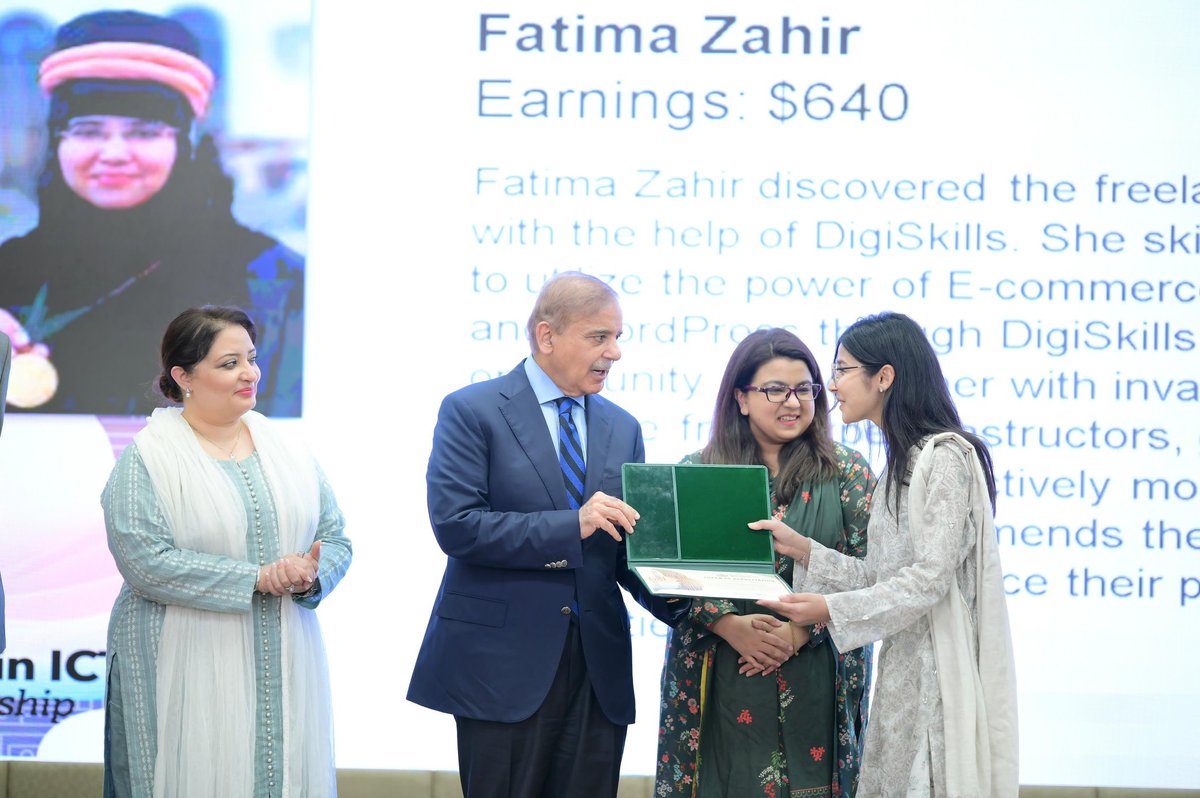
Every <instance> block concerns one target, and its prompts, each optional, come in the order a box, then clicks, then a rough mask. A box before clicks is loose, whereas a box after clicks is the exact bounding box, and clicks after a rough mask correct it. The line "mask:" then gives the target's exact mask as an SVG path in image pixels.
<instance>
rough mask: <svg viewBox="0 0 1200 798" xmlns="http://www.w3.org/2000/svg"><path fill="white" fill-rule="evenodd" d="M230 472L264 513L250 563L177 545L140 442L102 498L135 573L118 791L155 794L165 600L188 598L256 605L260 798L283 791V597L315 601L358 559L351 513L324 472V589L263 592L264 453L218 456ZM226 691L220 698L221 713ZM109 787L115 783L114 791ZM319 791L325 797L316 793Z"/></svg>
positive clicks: (114, 764) (129, 594)
mask: <svg viewBox="0 0 1200 798" xmlns="http://www.w3.org/2000/svg"><path fill="white" fill-rule="evenodd" d="M216 462H218V464H219V466H220V468H221V469H222V470H223V471H224V472H225V473H226V474H227V475H228V477H229V497H230V501H237V502H241V503H242V504H243V505H244V506H245V508H246V517H247V518H248V519H253V518H255V516H256V508H257V510H258V512H259V513H261V517H262V520H263V524H262V526H263V528H264V530H271V532H270V533H268V534H264V535H262V536H261V538H260V537H259V536H258V535H257V534H256V532H255V524H254V523H253V522H251V523H250V524H248V527H247V530H246V556H247V558H248V559H249V560H250V562H241V561H235V560H230V559H229V558H226V557H221V556H218V555H213V554H203V553H200V552H195V551H188V550H184V549H177V548H175V546H174V541H173V539H172V536H171V530H170V529H169V528H168V527H167V525H166V520H165V518H164V516H163V512H162V508H161V507H160V506H159V503H158V500H157V499H156V497H155V494H154V488H153V487H152V485H151V484H150V476H149V473H148V472H147V470H146V466H145V464H144V463H143V462H142V458H141V455H140V454H139V453H138V449H137V445H136V444H132V445H130V446H129V447H128V448H126V449H125V452H124V453H123V454H122V455H121V459H120V460H119V461H118V463H117V467H116V468H115V469H114V470H113V473H112V476H111V477H110V478H109V482H108V485H107V486H106V487H105V489H104V493H103V495H102V497H101V504H102V505H103V507H104V516H105V524H106V526H107V528H108V536H109V548H110V549H111V550H112V553H113V558H114V559H115V560H116V562H117V566H118V568H119V570H120V571H121V574H122V576H123V577H124V578H125V584H124V585H122V587H121V592H120V594H119V595H118V596H117V601H116V603H115V605H114V606H113V611H112V616H111V618H110V621H109V631H108V667H109V671H108V684H109V689H108V696H107V701H108V710H109V716H108V718H107V719H106V735H107V736H108V738H109V739H108V740H107V742H106V745H107V748H108V756H107V759H108V765H109V766H108V768H107V771H108V772H106V780H110V781H111V783H110V784H109V785H108V786H109V788H110V789H115V794H116V795H121V796H124V795H131V796H134V798H149V796H150V795H151V794H152V789H153V784H154V761H155V747H156V731H157V722H156V707H155V689H156V684H155V681H156V680H155V672H156V662H157V656H158V640H159V634H160V631H161V629H162V622H163V614H164V610H165V605H166V604H170V603H174V604H182V605H186V606H190V607H194V608H197V609H204V610H211V611H213V612H238V613H253V614H254V616H255V618H256V622H255V624H254V628H255V641H254V642H255V650H256V651H257V652H258V653H257V657H256V659H255V676H256V678H255V684H256V685H257V686H258V694H257V699H256V701H257V712H256V718H257V724H256V730H255V740H254V742H253V744H254V751H255V763H256V764H255V788H254V798H273V796H278V795H280V787H279V780H278V778H277V772H278V771H277V768H279V767H280V764H281V763H282V761H283V736H284V735H285V734H287V733H289V730H288V729H286V728H284V724H283V721H282V717H283V715H282V712H283V708H282V704H283V700H284V699H283V695H282V680H281V674H282V672H283V668H282V663H281V661H280V615H279V609H280V601H285V600H286V601H293V600H294V601H296V602H297V603H298V604H300V605H301V606H303V607H307V608H310V609H312V608H315V607H316V606H317V604H318V603H319V602H320V600H321V599H322V598H323V597H324V596H326V595H328V594H329V592H330V591H331V590H333V588H334V587H335V586H336V585H337V583H338V581H339V580H340V579H341V578H342V576H343V575H344V574H345V572H346V569H347V568H348V567H349V565H350V558H351V547H350V541H349V539H348V538H346V536H345V535H344V534H343V526H344V522H343V518H342V514H341V511H340V510H339V509H338V507H337V504H336V502H335V501H334V497H333V492H332V490H331V488H330V486H329V483H328V482H327V481H326V479H325V476H324V474H320V504H321V511H320V520H319V522H318V527H317V539H318V540H320V541H321V561H320V566H319V569H318V583H319V585H318V587H319V589H318V590H316V591H315V592H314V593H313V594H311V595H308V596H306V597H305V598H302V599H300V598H297V599H291V598H288V599H281V598H280V597H278V596H270V595H266V594H261V593H255V592H254V585H255V581H256V580H257V577H258V563H264V564H265V563H270V562H273V561H274V560H276V559H278V558H279V557H280V556H281V555H282V554H283V553H284V552H281V551H279V542H278V541H279V536H278V534H277V533H275V532H274V530H275V529H276V509H275V505H274V500H273V497H272V496H271V491H270V489H269V487H268V486H267V482H266V479H265V476H264V474H263V470H262V465H261V462H260V460H259V457H258V455H257V454H254V455H251V456H250V457H248V458H246V459H245V460H242V461H240V462H239V463H234V462H232V461H216ZM220 701H221V696H213V703H214V707H213V709H214V711H217V712H219V711H220ZM106 794H108V793H107V791H106ZM310 798H316V797H315V796H312V797H310Z"/></svg>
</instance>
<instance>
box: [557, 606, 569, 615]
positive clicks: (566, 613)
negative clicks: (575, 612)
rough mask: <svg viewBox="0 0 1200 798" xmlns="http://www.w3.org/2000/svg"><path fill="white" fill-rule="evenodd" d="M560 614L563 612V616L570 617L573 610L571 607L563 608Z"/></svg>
mask: <svg viewBox="0 0 1200 798" xmlns="http://www.w3.org/2000/svg"><path fill="white" fill-rule="evenodd" d="M559 612H561V613H562V614H563V615H570V614H571V608H570V607H563V608H562V609H561V610H559Z"/></svg>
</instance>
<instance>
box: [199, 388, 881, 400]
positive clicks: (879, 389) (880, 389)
mask: <svg viewBox="0 0 1200 798" xmlns="http://www.w3.org/2000/svg"><path fill="white" fill-rule="evenodd" d="M879 390H881V391H882V390H883V389H882V388H880V389H879ZM183 398H184V399H191V398H192V389H191V388H184V389H183Z"/></svg>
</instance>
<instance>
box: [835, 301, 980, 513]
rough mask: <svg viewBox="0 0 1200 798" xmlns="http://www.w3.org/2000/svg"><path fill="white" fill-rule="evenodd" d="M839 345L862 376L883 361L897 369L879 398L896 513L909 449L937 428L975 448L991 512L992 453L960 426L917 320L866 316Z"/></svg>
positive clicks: (889, 486)
mask: <svg viewBox="0 0 1200 798" xmlns="http://www.w3.org/2000/svg"><path fill="white" fill-rule="evenodd" d="M838 346H840V347H841V348H842V349H844V350H846V352H848V353H850V355H852V356H853V357H854V359H855V360H857V361H858V362H859V363H861V364H862V367H863V371H864V372H865V376H866V377H873V376H875V375H876V374H878V373H879V370H880V369H881V368H883V367H884V366H886V365H890V366H891V367H892V369H893V370H894V371H895V377H894V378H893V380H892V385H891V387H890V388H888V391H887V393H886V394H885V395H884V398H883V424H882V425H881V430H882V432H883V439H884V445H885V448H886V449H887V472H888V479H887V495H888V496H890V497H891V498H892V500H893V502H894V505H893V506H894V507H895V510H896V514H897V515H899V514H900V486H901V485H903V484H905V483H907V482H908V470H909V468H910V466H911V463H910V462H909V459H910V458H909V454H908V453H909V451H910V450H911V449H912V447H914V446H916V445H917V444H918V443H919V442H920V441H921V439H922V438H925V437H926V436H928V435H934V434H937V433H939V432H954V433H957V434H959V435H961V436H962V437H964V438H966V439H967V440H968V441H970V442H971V445H972V446H974V447H975V454H976V455H977V456H978V457H979V462H980V464H982V465H983V473H984V476H985V477H986V479H987V486H988V498H989V499H990V500H991V503H992V510H993V511H994V510H995V509H996V480H995V477H994V476H993V474H992V455H991V453H990V452H989V451H988V448H987V445H986V444H985V443H984V442H983V441H982V440H981V439H980V438H979V437H978V436H976V435H972V434H971V433H969V432H967V431H966V430H965V429H963V425H962V421H961V420H960V419H959V417H958V409H957V408H956V407H955V406H954V400H953V399H951V398H950V388H949V387H948V386H947V385H946V378H945V377H944V376H943V375H942V366H941V364H940V363H939V362H938V359H937V355H936V354H935V353H934V351H933V347H932V346H930V344H929V339H928V338H926V337H925V333H924V332H923V331H922V330H921V328H920V327H919V326H917V323H916V322H915V321H913V320H912V319H910V318H909V317H908V316H905V315H904V314H903V313H880V314H878V315H875V316H867V317H866V318H863V319H859V320H858V321H856V322H854V323H853V324H851V325H850V326H849V327H847V328H846V331H845V332H843V333H842V337H841V338H840V339H839V340H838Z"/></svg>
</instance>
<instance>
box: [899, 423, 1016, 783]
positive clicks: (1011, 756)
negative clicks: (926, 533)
mask: <svg viewBox="0 0 1200 798" xmlns="http://www.w3.org/2000/svg"><path fill="white" fill-rule="evenodd" d="M941 441H950V442H952V443H953V444H954V445H956V446H959V447H961V448H962V450H963V451H964V452H966V453H967V455H968V459H969V461H970V462H971V463H972V464H973V466H974V468H973V469H972V472H971V514H970V518H971V522H972V524H973V525H974V527H975V562H974V563H973V564H974V566H975V571H976V582H975V615H976V619H977V621H978V626H975V625H974V624H972V622H971V611H970V608H969V607H967V603H966V601H965V600H964V599H963V595H962V593H961V591H960V590H959V587H958V580H957V579H952V580H951V581H950V590H949V591H948V592H947V593H946V595H945V596H944V597H943V598H942V600H941V601H939V602H938V603H937V604H935V605H934V607H933V609H932V610H931V611H930V613H929V622H930V631H931V632H932V636H933V653H934V659H935V662H936V663H937V677H938V685H939V687H940V689H941V693H942V714H943V721H944V723H945V738H946V793H947V795H949V796H951V798H1016V796H1017V785H1018V778H1017V680H1016V668H1015V665H1014V663H1013V650H1012V637H1011V634H1010V632H1009V624H1008V608H1007V605H1006V604H1005V598H1004V582H1003V578H1004V575H1003V573H1002V571H1001V568H1000V554H999V551H998V548H997V546H996V530H995V525H994V523H993V521H992V508H991V506H990V504H989V499H988V489H987V481H986V479H985V477H984V474H983V466H982V465H980V463H979V458H978V456H977V455H976V454H975V448H974V447H973V446H972V445H971V444H970V442H969V441H967V440H966V439H965V438H963V437H961V436H960V435H957V434H955V433H952V432H944V433H940V434H938V435H934V436H933V437H932V438H930V440H929V441H928V442H927V443H926V444H925V447H924V448H923V449H922V450H921V454H920V455H919V456H918V457H917V462H916V464H915V465H914V467H913V475H912V481H911V483H910V486H909V493H908V497H909V518H910V523H918V522H919V520H920V519H921V518H923V517H924V514H925V498H926V495H925V493H926V479H927V478H928V476H929V471H930V468H931V467H932V463H933V448H934V446H935V445H936V444H937V443H939V442H941Z"/></svg>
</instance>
